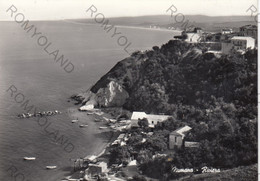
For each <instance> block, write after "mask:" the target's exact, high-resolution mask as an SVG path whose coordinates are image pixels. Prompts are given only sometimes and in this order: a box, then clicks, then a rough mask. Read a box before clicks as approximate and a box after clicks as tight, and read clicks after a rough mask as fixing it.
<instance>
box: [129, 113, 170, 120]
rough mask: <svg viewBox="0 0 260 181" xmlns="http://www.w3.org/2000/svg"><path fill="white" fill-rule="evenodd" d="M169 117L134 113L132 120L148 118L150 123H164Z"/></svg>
mask: <svg viewBox="0 0 260 181" xmlns="http://www.w3.org/2000/svg"><path fill="white" fill-rule="evenodd" d="M169 117H171V116H169V115H156V114H146V113H145V112H136V111H134V112H133V114H132V117H131V120H138V119H143V118H146V119H148V121H149V120H150V121H164V120H166V119H168V118H169Z"/></svg>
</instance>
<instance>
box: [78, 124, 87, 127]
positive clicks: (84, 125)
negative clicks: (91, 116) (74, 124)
mask: <svg viewBox="0 0 260 181" xmlns="http://www.w3.org/2000/svg"><path fill="white" fill-rule="evenodd" d="M87 126H88V125H87V124H81V125H79V127H80V128H84V127H87Z"/></svg>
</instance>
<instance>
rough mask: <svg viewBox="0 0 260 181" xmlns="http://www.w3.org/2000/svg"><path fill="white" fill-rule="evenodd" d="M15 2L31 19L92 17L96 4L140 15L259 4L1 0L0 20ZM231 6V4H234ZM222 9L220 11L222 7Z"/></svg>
mask: <svg viewBox="0 0 260 181" xmlns="http://www.w3.org/2000/svg"><path fill="white" fill-rule="evenodd" d="M11 5H14V6H15V7H16V8H17V13H23V14H24V15H25V17H26V19H29V20H43V21H44V20H65V19H89V18H91V17H90V13H87V12H86V10H87V9H88V8H89V7H91V6H92V5H94V6H95V7H96V8H97V13H102V14H103V15H104V16H105V17H106V18H120V17H140V16H159V15H170V11H168V12H166V11H167V9H168V8H170V7H171V6H172V5H173V6H174V7H176V12H175V14H178V13H181V14H183V15H194V16H195V15H204V16H213V17H215V16H250V15H251V11H250V10H249V11H247V10H248V9H249V8H250V6H252V5H253V6H255V7H257V0H240V1H239V2H238V1H236V0H229V1H225V0H215V1H210V0H192V1H191V0H184V1H181V0H175V1H171V0H164V1H159V0H143V1H137V0H131V1H130V0H123V1H119V0H111V1H109V2H107V1H104V0H95V1H94V0H90V1H87V2H86V1H83V0H75V1H70V0H57V1H53V0H42V1H39V0H28V1H26V2H21V1H18V0H13V1H10V2H9V1H1V2H0V7H1V8H0V9H1V11H2V12H3V13H2V14H1V15H0V21H8V20H9V21H12V19H13V18H11V17H10V12H6V10H7V9H8V8H9V7H10V6H11ZM231 7H232V8H231ZM219 9H221V11H219Z"/></svg>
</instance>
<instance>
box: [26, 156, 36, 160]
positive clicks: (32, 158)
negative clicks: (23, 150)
mask: <svg viewBox="0 0 260 181" xmlns="http://www.w3.org/2000/svg"><path fill="white" fill-rule="evenodd" d="M23 159H24V160H35V159H36V158H35V157H23Z"/></svg>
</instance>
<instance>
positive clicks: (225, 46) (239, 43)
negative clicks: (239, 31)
mask: <svg viewBox="0 0 260 181" xmlns="http://www.w3.org/2000/svg"><path fill="white" fill-rule="evenodd" d="M248 48H251V49H253V48H255V39H254V38H252V37H246V36H234V37H232V38H230V40H228V41H226V42H222V43H221V51H222V53H224V54H228V53H229V52H230V51H231V50H236V51H241V52H244V51H245V50H246V49H248Z"/></svg>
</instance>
